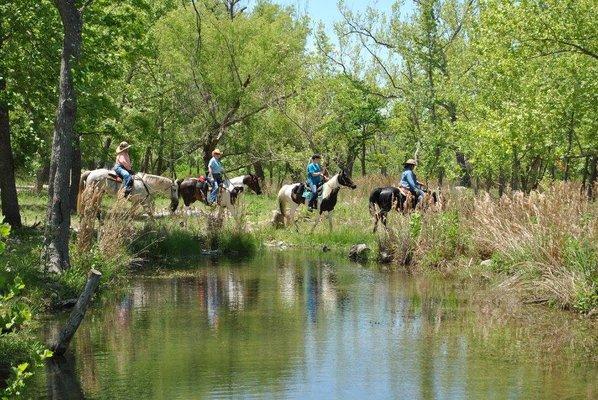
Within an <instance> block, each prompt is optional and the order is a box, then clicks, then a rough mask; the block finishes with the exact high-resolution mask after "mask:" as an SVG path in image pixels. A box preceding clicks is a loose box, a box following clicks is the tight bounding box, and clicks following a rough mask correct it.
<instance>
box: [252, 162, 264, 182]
mask: <svg viewBox="0 0 598 400" xmlns="http://www.w3.org/2000/svg"><path fill="white" fill-rule="evenodd" d="M253 169H254V170H255V174H256V175H257V177H258V178H260V180H261V181H262V182H263V181H264V180H265V179H266V173H265V172H264V166H263V165H262V162H261V161H256V162H255V163H253Z"/></svg>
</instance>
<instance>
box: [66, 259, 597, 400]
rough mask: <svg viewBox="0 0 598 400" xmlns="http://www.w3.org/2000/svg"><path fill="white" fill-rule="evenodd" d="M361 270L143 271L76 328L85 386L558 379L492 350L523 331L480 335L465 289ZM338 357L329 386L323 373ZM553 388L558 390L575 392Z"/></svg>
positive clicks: (455, 392) (270, 389) (198, 391)
mask: <svg viewBox="0 0 598 400" xmlns="http://www.w3.org/2000/svg"><path fill="white" fill-rule="evenodd" d="M361 271H362V272H360V271H359V270H356V269H355V268H341V267H335V266H332V265H327V264H322V263H320V262H313V261H305V260H292V261H291V262H289V260H288V259H286V258H281V259H280V261H279V263H278V264H275V266H273V267H272V268H270V267H266V268H262V267H261V265H260V266H255V268H254V267H253V266H250V267H245V266H244V267H243V268H239V267H230V266H227V265H221V266H218V267H217V268H216V267H207V268H202V269H200V270H197V271H193V272H192V273H191V274H190V275H191V276H182V277H172V278H167V279H141V280H139V281H137V282H136V283H135V285H134V286H133V287H132V289H131V291H130V292H129V294H128V296H126V297H123V298H119V299H116V300H115V301H114V303H112V305H111V306H108V307H106V308H105V309H104V311H101V312H99V311H98V310H95V311H94V312H93V318H91V319H90V320H86V322H87V323H86V324H84V325H82V327H81V329H80V332H78V334H77V337H76V342H75V346H74V348H75V349H76V353H77V357H78V359H77V366H78V371H79V373H80V379H81V383H82V385H83V388H84V389H85V392H86V393H88V394H90V393H91V394H93V396H94V397H96V395H97V394H98V393H99V394H101V396H100V397H102V398H112V397H111V396H112V395H113V394H118V395H119V396H122V395H123V394H124V393H126V395H127V396H129V398H192V397H193V398H201V397H210V396H215V393H219V394H222V393H228V394H235V393H236V394H240V393H246V394H247V393H249V392H250V391H251V390H255V391H256V392H255V393H284V391H285V390H287V389H288V387H285V385H288V384H289V379H291V378H290V377H293V379H298V381H296V382H298V383H301V379H310V378H312V379H313V377H315V378H316V379H315V380H314V382H312V384H317V385H322V387H323V388H324V387H327V386H326V385H331V387H333V386H334V385H340V382H346V381H347V379H349V377H356V378H355V379H356V384H361V385H364V382H366V384H365V385H366V386H367V382H378V381H379V380H380V381H383V382H386V386H384V385H382V386H377V388H383V389H384V390H388V392H386V393H387V394H388V393H394V394H397V393H409V394H412V395H413V397H417V398H422V399H427V398H436V397H439V396H440V395H446V396H447V397H476V394H479V393H495V394H497V396H496V397H498V398H506V397H513V396H514V397H515V398H518V397H519V398H524V397H534V393H535V392H534V391H533V388H536V390H537V386H534V385H531V386H525V385H523V384H521V382H543V381H545V380H546V379H547V378H546V376H543V375H542V373H543V370H542V369H541V368H533V367H529V366H527V367H525V368H523V367H514V366H513V365H511V364H510V363H504V362H501V361H500V360H499V361H497V360H495V359H492V358H490V357H484V353H480V348H488V347H490V348H491V354H493V355H496V354H500V353H501V351H503V350H509V349H513V348H516V345H515V344H514V342H515V341H520V340H522V337H520V336H517V337H515V338H514V337H511V336H509V335H510V334H513V330H512V329H509V330H507V329H505V331H504V334H503V335H502V336H498V335H496V334H484V335H482V334H480V332H481V331H484V329H485V328H484V326H483V321H481V319H480V318H479V317H477V316H476V315H475V314H474V312H473V311H472V310H471V307H470V306H469V305H466V304H467V303H464V302H463V300H464V299H463V296H462V294H461V293H458V288H457V289H456V288H455V287H454V286H451V285H447V284H440V285H439V286H437V285H436V284H435V283H434V282H433V281H432V280H430V279H422V280H418V279H413V278H412V277H406V276H401V275H397V276H394V275H392V274H389V275H388V276H379V275H376V274H375V273H372V272H370V271H366V272H363V271H364V270H361ZM361 273H364V274H365V275H366V276H365V277H363V276H359V275H358V274H361ZM373 276H374V277H375V279H374V278H372V277H373ZM464 308H465V310H464ZM339 316H342V318H339ZM315 322H317V323H315ZM480 322H481V323H480ZM494 331H496V330H494ZM515 334H518V333H517V332H516V331H515ZM523 337H524V336H523ZM524 338H525V337H524ZM522 343H523V344H522V345H520V346H521V348H520V350H521V352H522V353H524V352H526V351H527V349H526V348H524V347H525V343H526V342H525V340H523V341H522ZM330 365H335V371H333V372H332V373H331V375H330V376H331V378H330V381H318V379H320V378H321V377H322V376H326V375H325V374H326V372H327V371H326V370H327V368H328V367H329V366H330ZM374 366H375V367H374ZM312 371H317V373H312ZM488 371H492V373H491V374H489V373H488ZM358 375H359V376H358ZM553 375H554V374H553ZM557 375H558V374H557ZM550 376H552V375H550ZM562 377H563V380H566V379H568V380H569V382H571V376H570V375H567V374H566V373H564V372H563V373H562ZM582 379H587V378H583V377H580V380H582ZM293 383H295V382H293ZM513 385H515V387H517V390H516V391H511V392H508V391H507V389H508V388H509V387H511V388H512V387H513ZM546 386H547V387H549V388H550V389H549V390H548V389H546V391H545V393H546V394H551V393H561V394H562V395H563V396H562V397H566V395H567V393H568V392H567V389H566V388H564V389H559V388H556V387H554V386H552V387H551V386H550V385H546ZM337 390H338V388H337ZM74 393H78V392H77V391H76V390H75V391H74ZM337 393H340V392H337ZM348 393H351V392H350V391H349V392H348ZM542 393H544V392H542ZM389 397H394V396H389ZM407 397H409V396H407ZM541 397H550V396H541Z"/></svg>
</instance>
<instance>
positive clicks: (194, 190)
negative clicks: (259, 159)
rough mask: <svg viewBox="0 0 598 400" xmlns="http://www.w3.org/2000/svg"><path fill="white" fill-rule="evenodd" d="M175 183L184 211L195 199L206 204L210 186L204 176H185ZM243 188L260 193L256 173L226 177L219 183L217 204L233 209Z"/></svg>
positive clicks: (260, 189) (187, 209)
mask: <svg viewBox="0 0 598 400" xmlns="http://www.w3.org/2000/svg"><path fill="white" fill-rule="evenodd" d="M176 183H177V185H178V188H179V191H178V193H179V197H180V198H182V199H183V203H184V205H185V210H186V211H189V207H190V206H191V204H193V203H195V202H196V201H201V202H202V203H204V204H206V205H208V195H209V193H210V187H209V184H208V182H207V180H205V178H203V179H201V178H187V179H185V180H184V181H180V180H177V181H176ZM245 188H248V189H250V190H252V191H253V192H254V193H255V194H257V195H261V194H262V188H261V186H260V179H259V177H258V176H257V175H253V174H248V175H241V176H237V177H235V178H232V179H226V180H225V181H224V182H223V183H222V185H220V188H219V192H218V205H220V207H221V208H227V209H229V210H234V209H235V205H236V203H237V199H238V197H239V195H240V194H241V193H242V192H243V191H244V190H245ZM176 208H178V199H177V206H176V207H175V210H176Z"/></svg>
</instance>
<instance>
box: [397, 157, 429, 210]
mask: <svg viewBox="0 0 598 400" xmlns="http://www.w3.org/2000/svg"><path fill="white" fill-rule="evenodd" d="M404 165H405V170H404V171H403V174H402V175H401V187H404V188H405V189H407V190H409V191H410V192H411V194H413V196H414V197H415V201H416V204H417V203H419V202H420V201H421V200H422V199H423V197H424V191H423V189H422V187H421V184H420V183H419V182H418V181H417V176H415V172H414V170H415V167H416V166H417V161H416V160H414V159H413V158H410V159H409V160H407V161H405V164H404Z"/></svg>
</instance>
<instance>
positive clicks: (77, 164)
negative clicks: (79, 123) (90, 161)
mask: <svg viewBox="0 0 598 400" xmlns="http://www.w3.org/2000/svg"><path fill="white" fill-rule="evenodd" d="M73 139H74V141H73V165H71V190H70V194H69V198H70V201H71V211H72V212H73V213H75V212H76V211H77V194H78V192H79V179H80V178H81V138H80V137H79V135H77V134H75V136H74V138H73Z"/></svg>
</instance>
